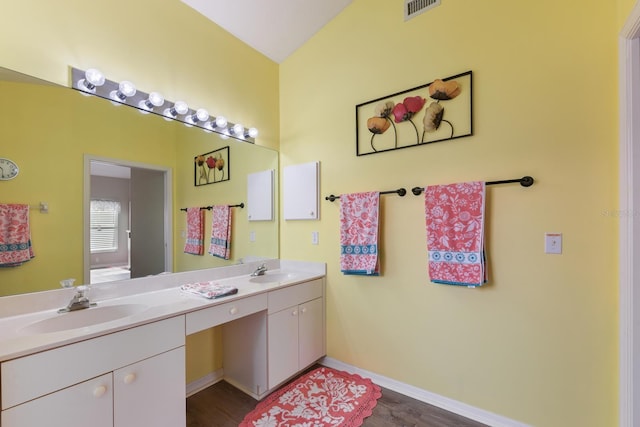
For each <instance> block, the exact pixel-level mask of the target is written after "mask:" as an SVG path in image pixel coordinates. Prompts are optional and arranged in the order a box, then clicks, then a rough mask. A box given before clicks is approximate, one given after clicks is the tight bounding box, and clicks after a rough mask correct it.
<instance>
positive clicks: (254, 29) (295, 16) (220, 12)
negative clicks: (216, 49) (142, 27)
mask: <svg viewBox="0 0 640 427" xmlns="http://www.w3.org/2000/svg"><path fill="white" fill-rule="evenodd" d="M181 1H182V2H183V3H185V4H187V5H189V6H191V7H192V8H194V9H195V10H197V11H198V12H200V13H201V14H203V15H204V16H206V17H207V18H209V19H210V20H212V21H213V22H215V23H216V24H218V25H219V26H221V27H222V28H224V29H225V30H226V31H228V32H229V33H231V34H233V35H234V36H235V37H237V38H239V39H240V40H242V41H243V42H245V43H246V44H248V45H249V46H251V47H253V48H254V49H256V50H257V51H259V52H261V53H262V54H263V55H265V56H267V57H268V58H270V59H272V60H273V61H275V62H277V63H281V62H282V61H284V60H285V59H287V57H288V56H289V55H291V54H292V53H293V52H294V51H295V50H296V49H298V48H299V47H300V46H302V45H303V44H304V43H305V42H306V41H307V40H309V39H310V38H311V37H312V36H313V35H314V34H315V33H317V32H318V31H319V30H320V29H321V28H322V27H324V26H325V25H326V24H327V22H329V21H331V20H332V19H333V18H334V17H336V16H337V15H338V14H339V13H340V12H341V11H342V10H343V9H344V8H345V7H347V6H348V5H349V4H350V3H351V2H352V1H353V0H181Z"/></svg>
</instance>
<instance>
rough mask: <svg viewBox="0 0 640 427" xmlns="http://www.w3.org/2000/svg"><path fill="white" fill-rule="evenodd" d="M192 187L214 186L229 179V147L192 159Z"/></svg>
mask: <svg viewBox="0 0 640 427" xmlns="http://www.w3.org/2000/svg"><path fill="white" fill-rule="evenodd" d="M193 164H194V185H195V186H196V187H197V186H199V185H206V184H216V183H218V182H224V181H229V179H231V169H230V164H229V147H228V146H227V147H223V148H220V149H218V150H215V151H209V152H208V153H204V154H199V155H197V156H195V157H194V158H193Z"/></svg>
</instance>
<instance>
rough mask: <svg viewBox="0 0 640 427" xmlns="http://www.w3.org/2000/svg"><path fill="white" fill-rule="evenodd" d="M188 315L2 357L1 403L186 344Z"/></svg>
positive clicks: (17, 401) (9, 404) (21, 399)
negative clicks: (33, 352) (54, 346)
mask: <svg viewBox="0 0 640 427" xmlns="http://www.w3.org/2000/svg"><path fill="white" fill-rule="evenodd" d="M184 343H185V337H184V316H176V317H172V318H170V319H166V320H161V321H159V322H154V323H150V324H148V325H144V326H139V327H136V328H132V329H127V330H125V331H122V332H116V333H113V334H109V335H104V336H101V337H98V338H93V339H89V340H87V341H82V342H79V343H75V344H70V345H67V346H63V347H59V348H55V349H53V350H47V351H43V352H41V353H36V354H32V355H30V356H25V357H21V358H19V359H14V360H10V361H7V362H4V363H2V367H1V373H0V381H1V390H2V409H3V410H4V409H6V408H10V407H12V406H15V405H18V404H20V403H22V402H25V401H27V400H31V399H35V398H37V397H39V396H42V395H45V394H47V393H51V392H54V391H56V390H60V389H62V388H65V387H68V386H70V385H73V384H77V383H80V382H82V381H84V380H86V379H87V378H93V377H97V376H99V375H101V374H104V373H106V372H110V371H113V370H115V369H117V368H120V367H122V366H126V365H129V364H131V363H134V362H137V361H139V360H142V359H146V358H148V357H151V356H153V355H156V354H159V353H162V352H165V351H168V350H171V349H173V348H176V347H180V346H183V345H184Z"/></svg>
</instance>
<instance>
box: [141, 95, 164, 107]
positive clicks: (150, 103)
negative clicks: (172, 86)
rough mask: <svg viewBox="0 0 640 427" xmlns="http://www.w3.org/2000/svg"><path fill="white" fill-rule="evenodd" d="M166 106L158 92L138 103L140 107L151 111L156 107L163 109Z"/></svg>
mask: <svg viewBox="0 0 640 427" xmlns="http://www.w3.org/2000/svg"><path fill="white" fill-rule="evenodd" d="M162 104H164V97H163V96H162V95H160V94H159V93H158V92H151V93H150V94H149V97H148V98H147V99H145V100H142V101H140V103H138V107H140V108H142V109H145V110H148V111H151V110H153V108H154V107H161V106H162Z"/></svg>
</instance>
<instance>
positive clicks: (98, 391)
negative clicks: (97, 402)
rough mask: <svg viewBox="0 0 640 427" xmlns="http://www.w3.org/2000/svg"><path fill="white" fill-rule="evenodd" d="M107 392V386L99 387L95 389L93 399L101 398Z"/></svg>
mask: <svg viewBox="0 0 640 427" xmlns="http://www.w3.org/2000/svg"><path fill="white" fill-rule="evenodd" d="M106 392H107V386H106V385H99V386H98V387H96V388H94V389H93V397H101V396H103V395H104V394H105V393H106Z"/></svg>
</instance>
